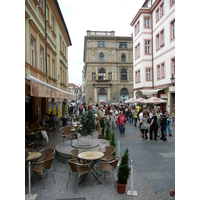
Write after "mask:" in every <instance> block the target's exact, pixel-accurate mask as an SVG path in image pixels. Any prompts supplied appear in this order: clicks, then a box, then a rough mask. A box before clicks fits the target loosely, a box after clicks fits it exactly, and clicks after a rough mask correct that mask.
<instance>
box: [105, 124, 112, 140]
mask: <svg viewBox="0 0 200 200" xmlns="http://www.w3.org/2000/svg"><path fill="white" fill-rule="evenodd" d="M110 136H111V130H110V127H109V126H106V131H105V140H110Z"/></svg>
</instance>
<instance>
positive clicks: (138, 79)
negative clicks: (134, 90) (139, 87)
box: [138, 70, 140, 82]
mask: <svg viewBox="0 0 200 200" xmlns="http://www.w3.org/2000/svg"><path fill="white" fill-rule="evenodd" d="M138 82H140V70H139V71H138Z"/></svg>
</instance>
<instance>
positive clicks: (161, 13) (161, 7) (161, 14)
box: [160, 3, 164, 17]
mask: <svg viewBox="0 0 200 200" xmlns="http://www.w3.org/2000/svg"><path fill="white" fill-rule="evenodd" d="M163 15H164V3H162V4H161V6H160V17H162V16H163Z"/></svg>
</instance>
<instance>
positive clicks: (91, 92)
mask: <svg viewBox="0 0 200 200" xmlns="http://www.w3.org/2000/svg"><path fill="white" fill-rule="evenodd" d="M83 61H84V63H85V101H86V103H97V102H100V101H103V100H108V101H109V102H110V103H114V102H120V101H125V100H127V99H129V98H132V97H133V38H132V37H131V36H130V37H121V36H120V37H118V36H115V32H114V31H110V32H109V31H87V35H86V36H85V41H84V55H83Z"/></svg>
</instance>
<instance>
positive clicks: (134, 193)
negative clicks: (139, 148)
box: [127, 160, 137, 196]
mask: <svg viewBox="0 0 200 200" xmlns="http://www.w3.org/2000/svg"><path fill="white" fill-rule="evenodd" d="M127 195H129V196H137V191H133V160H131V190H128V191H127Z"/></svg>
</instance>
